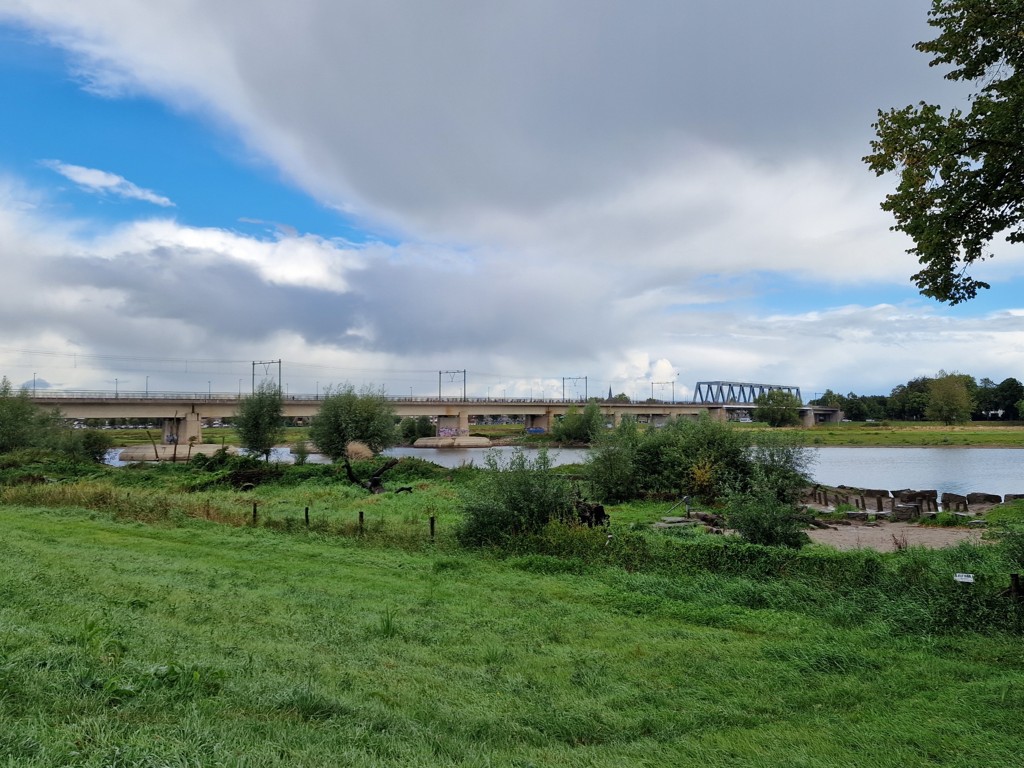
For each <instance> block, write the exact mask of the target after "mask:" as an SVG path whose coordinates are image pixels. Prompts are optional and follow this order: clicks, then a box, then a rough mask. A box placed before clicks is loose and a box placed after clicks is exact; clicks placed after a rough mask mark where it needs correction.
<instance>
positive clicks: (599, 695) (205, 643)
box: [0, 505, 1024, 767]
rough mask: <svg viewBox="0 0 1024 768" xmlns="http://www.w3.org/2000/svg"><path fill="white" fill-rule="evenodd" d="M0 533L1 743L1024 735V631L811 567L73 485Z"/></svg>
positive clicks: (450, 752)
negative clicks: (264, 519)
mask: <svg viewBox="0 0 1024 768" xmlns="http://www.w3.org/2000/svg"><path fill="white" fill-rule="evenodd" d="M0 531H2V532H3V533H2V545H3V550H4V555H5V560H4V565H5V567H4V568H3V569H2V570H0V594H2V595H3V596H4V599H3V601H2V602H0V765H9V766H15V765H16V766H19V767H20V766H26V767H31V766H57V765H81V766H106V765H133V766H134V765H138V766H148V765H204V766H206V765H210V766H213V765H225V766H228V765H231V766H234V765H251V766H278V765H280V766H302V765H310V766H319V765H360V766H362V765H366V766H377V765H379V766H385V765H388V766H390V765H421V766H435V765H436V766H485V765H502V766H506V765H507V766H527V765H536V766H549V765H558V766H621V765H651V766H659V765H672V766H689V765H693V766H698V765H699V766H778V765H802V766H843V765H849V766H853V765H858V766H866V765H870V766H926V765H928V766H932V765H945V766H965V767H966V766H976V765H991V766H1004V765H1005V766H1010V765H1018V764H1019V754H1020V753H1021V751H1022V750H1024V734H1022V732H1021V730H1020V728H1019V718H1018V715H1019V712H1020V709H1021V707H1022V706H1024V683H1022V682H1021V681H1022V680H1024V675H1022V672H1024V658H1022V657H1021V655H1020V653H1019V638H1016V637H1008V636H1003V635H999V634H995V635H991V636H983V635H978V634H953V635H948V636H936V635H927V636H921V635H914V634H904V633H899V632H895V631H893V629H892V627H891V626H890V625H889V624H888V623H886V622H885V621H884V620H881V619H880V618H878V616H873V615H872V614H870V613H867V614H861V613H858V612H857V610H856V609H855V608H854V607H853V606H852V604H850V605H846V604H844V603H843V601H842V599H837V598H836V597H835V596H829V595H825V596H821V595H818V596H817V597H816V591H818V590H816V589H815V588H814V587H813V586H810V585H801V584H797V583H792V584H787V583H786V582H783V581H779V580H771V579H770V580H764V579H745V578H738V577H727V576H722V575H716V574H713V573H707V572H684V573H675V574H672V573H644V572H634V573H629V572H627V571H624V570H622V569H620V568H612V567H601V566H596V565H587V564H585V563H577V564H575V565H573V563H572V561H567V560H564V559H559V558H551V557H546V556H541V555H524V556H521V557H511V558H507V559H504V560H502V559H495V558H493V557H489V556H487V555H482V554H473V553H466V552H462V551H457V550H454V549H449V548H447V547H445V546H443V545H438V546H437V547H436V548H431V547H430V546H423V547H422V548H421V549H419V550H418V551H410V550H403V549H398V548H394V547H392V546H380V543H379V542H377V543H375V542H374V541H373V540H365V539H359V538H357V537H352V538H338V537H324V536H319V535H316V534H315V533H310V534H306V533H304V532H300V533H299V534H297V535H285V534H282V533H281V532H278V531H275V530H272V529H267V528H231V527H225V526H220V525H216V524H213V523H208V522H205V521H201V520H200V521H197V520H190V519H179V520H178V521H177V522H176V523H175V522H173V521H165V523H164V524H163V525H160V526H153V525H148V524H143V523H139V522H136V521H122V522H119V521H116V520H114V519H112V518H111V517H110V516H109V515H106V514H104V513H102V512H96V511H84V510H83V511H78V510H74V509H70V508H64V509H59V510H44V509H40V508H26V507H21V506H10V505H7V506H0ZM865 599H867V598H865ZM5 760H6V763H5V762H4V761H5Z"/></svg>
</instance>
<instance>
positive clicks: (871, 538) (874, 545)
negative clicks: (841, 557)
mask: <svg viewBox="0 0 1024 768" xmlns="http://www.w3.org/2000/svg"><path fill="white" fill-rule="evenodd" d="M982 533H983V531H982V530H980V529H977V528H939V527H937V526H922V525H915V524H913V523H879V524H877V525H863V524H862V525H839V526H836V527H835V528H831V529H828V530H824V529H811V530H809V531H807V535H808V536H810V537H811V540H812V541H814V542H815V543H818V544H827V545H829V546H831V547H835V548H836V549H861V548H863V549H874V550H877V551H879V552H894V551H896V548H897V542H903V541H906V543H907V544H908V545H909V546H920V547H928V548H930V549H939V548H942V547H953V546H956V545H957V544H959V543H960V542H962V541H973V542H976V543H977V542H980V541H981V535H982Z"/></svg>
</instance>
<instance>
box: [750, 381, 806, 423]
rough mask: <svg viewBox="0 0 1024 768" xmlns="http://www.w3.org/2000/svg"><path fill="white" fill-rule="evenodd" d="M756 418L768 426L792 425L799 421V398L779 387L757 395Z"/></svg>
mask: <svg viewBox="0 0 1024 768" xmlns="http://www.w3.org/2000/svg"><path fill="white" fill-rule="evenodd" d="M754 402H755V403H757V411H756V418H757V420H758V421H763V422H766V423H767V424H768V426H770V427H793V426H796V425H797V424H799V423H800V406H801V405H803V404H802V403H801V402H800V398H798V397H797V396H796V395H794V394H792V393H790V392H786V391H784V390H781V389H772V390H770V391H768V392H765V393H764V394H763V395H758V396H757V399H756V400H755V401H754Z"/></svg>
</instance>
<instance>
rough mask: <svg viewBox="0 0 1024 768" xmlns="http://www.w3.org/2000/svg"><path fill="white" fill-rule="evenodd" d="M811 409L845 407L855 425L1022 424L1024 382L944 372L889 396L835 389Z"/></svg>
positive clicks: (920, 378) (899, 387) (915, 380)
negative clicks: (889, 422) (886, 421)
mask: <svg viewBox="0 0 1024 768" xmlns="http://www.w3.org/2000/svg"><path fill="white" fill-rule="evenodd" d="M809 405H822V406H831V407H837V408H840V409H842V411H843V413H844V414H845V416H846V418H847V419H849V420H850V421H869V420H876V421H877V420H881V419H892V420H895V421H920V420H930V421H941V422H944V423H946V424H956V423H961V422H965V421H1018V420H1020V419H1021V418H1022V414H1024V384H1022V383H1021V382H1020V381H1019V380H1018V379H1016V378H1013V377H1012V376H1011V377H1009V378H1006V379H1003V380H1002V381H1001V382H999V383H998V384H997V383H996V382H994V381H993V380H992V379H990V378H987V377H985V378H982V379H981V380H980V381H978V380H976V379H975V378H974V377H973V376H971V375H969V374H966V373H956V372H954V373H946V372H945V371H939V372H938V373H937V374H936V375H935V376H918V377H917V378H913V379H910V381H908V382H907V383H906V384H899V385H897V386H895V387H893V389H892V391H891V392H890V393H889V394H888V395H858V394H855V393H853V392H850V393H849V394H847V395H840V394H838V393H836V392H833V391H832V390H831V389H827V390H825V392H824V394H822V395H821V396H820V397H818V398H816V399H814V400H811V401H810V402H809Z"/></svg>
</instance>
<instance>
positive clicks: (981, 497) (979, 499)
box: [967, 493, 1003, 504]
mask: <svg viewBox="0 0 1024 768" xmlns="http://www.w3.org/2000/svg"><path fill="white" fill-rule="evenodd" d="M967 503H968V504H1002V503H1003V497H1002V496H997V495H996V494H994V493H968V494H967Z"/></svg>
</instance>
